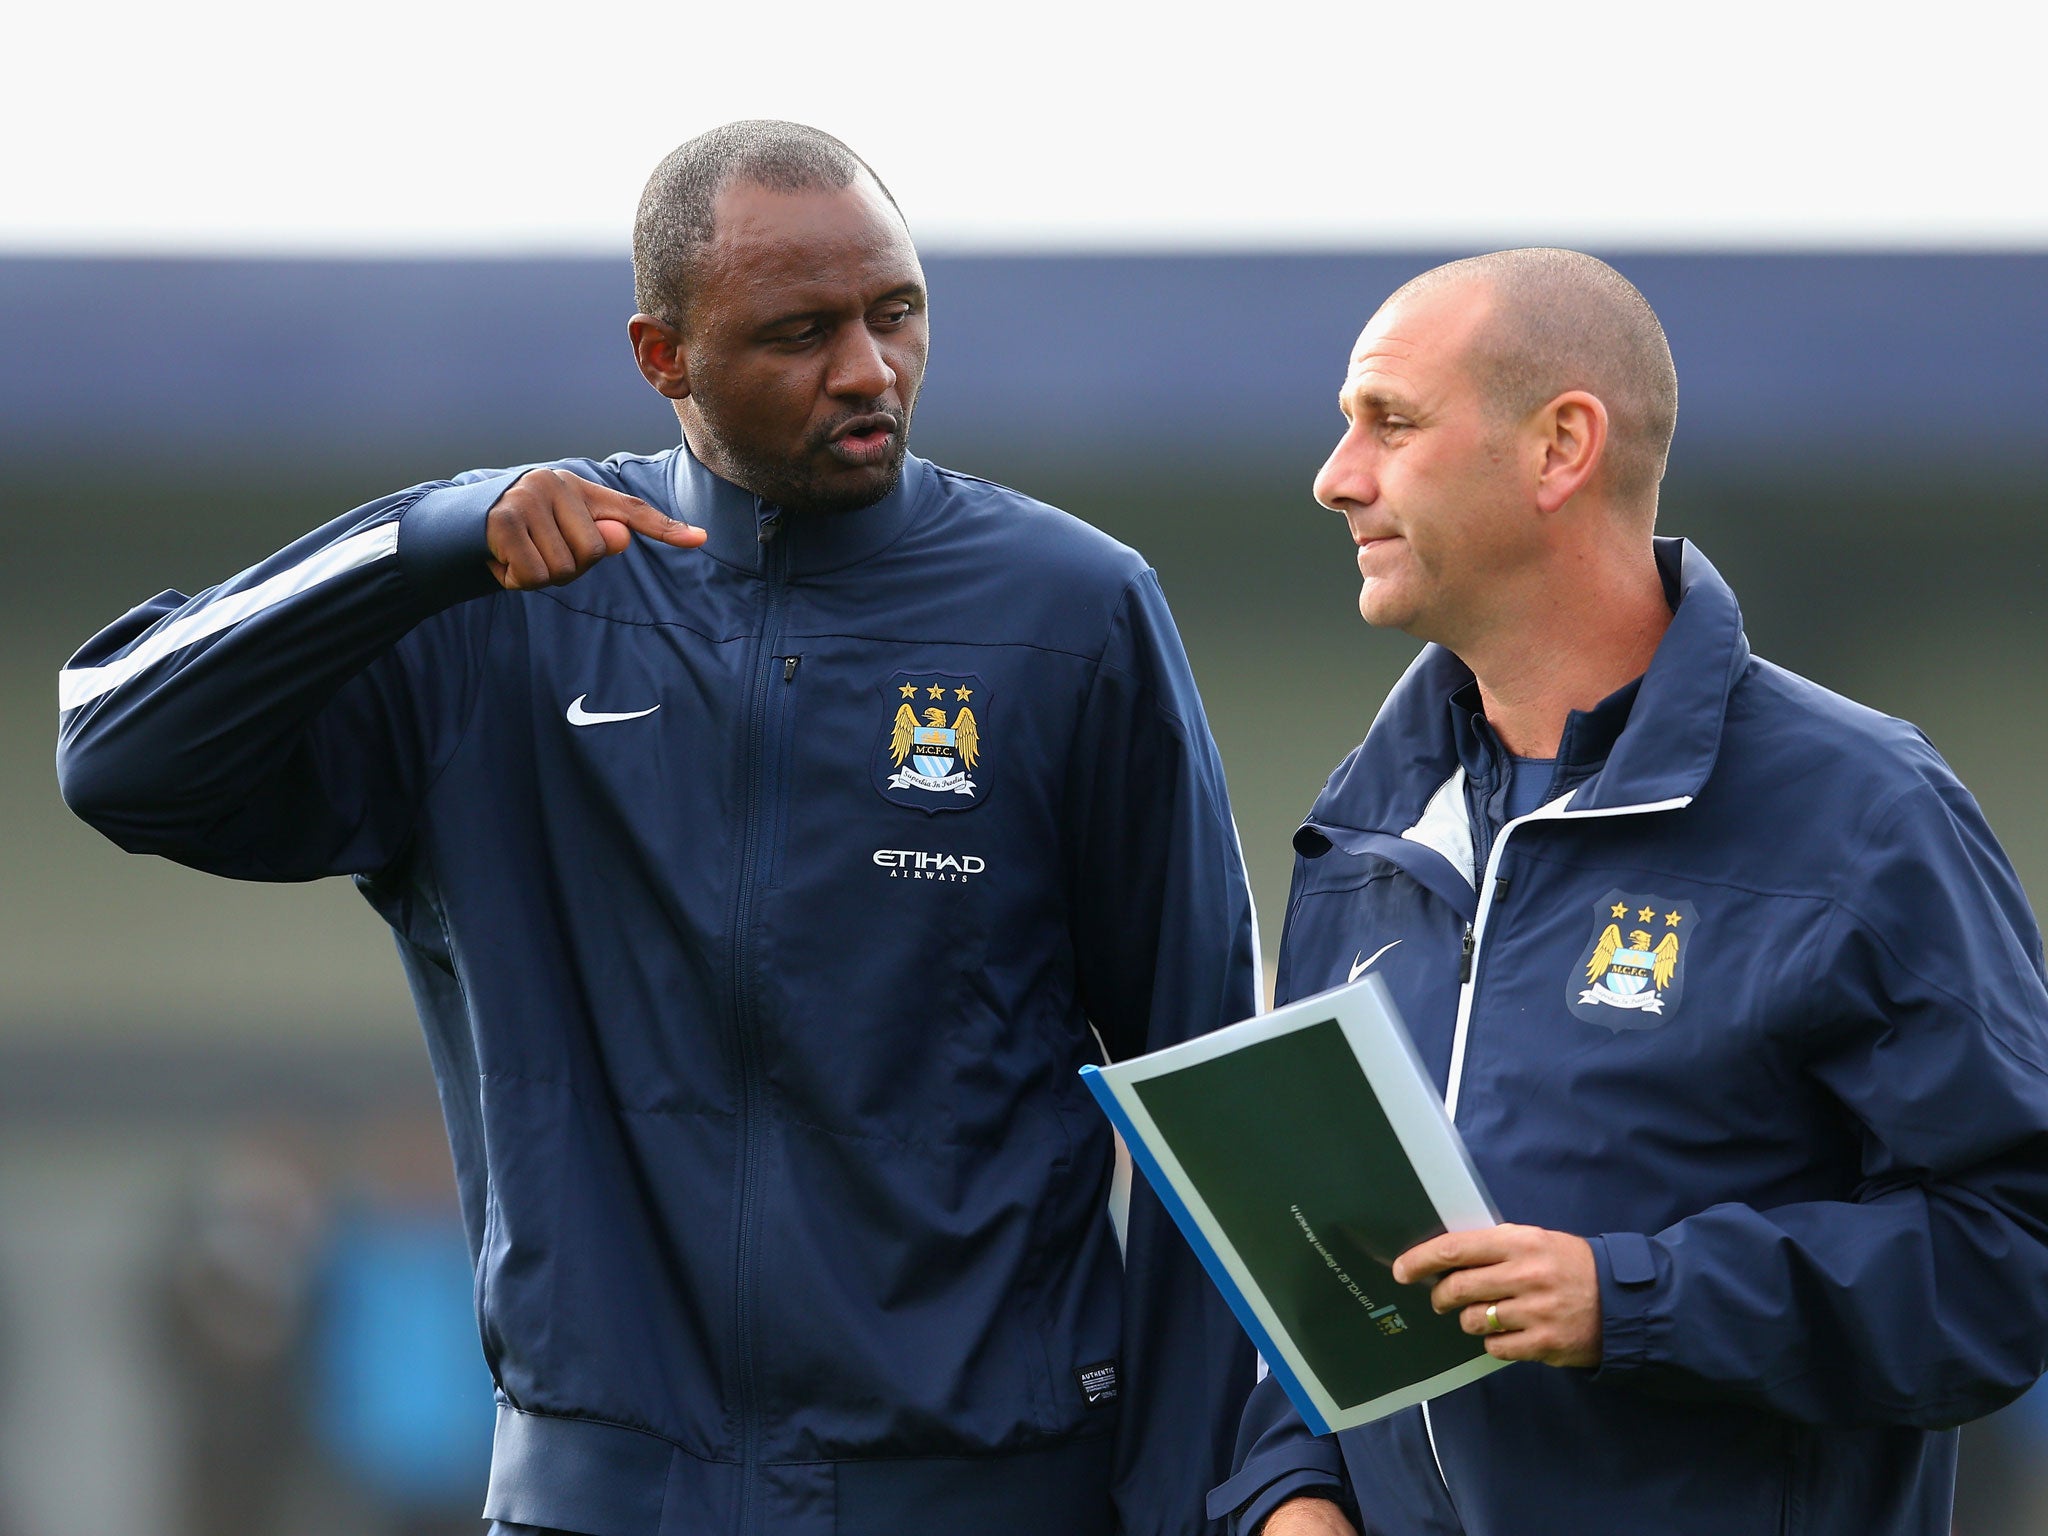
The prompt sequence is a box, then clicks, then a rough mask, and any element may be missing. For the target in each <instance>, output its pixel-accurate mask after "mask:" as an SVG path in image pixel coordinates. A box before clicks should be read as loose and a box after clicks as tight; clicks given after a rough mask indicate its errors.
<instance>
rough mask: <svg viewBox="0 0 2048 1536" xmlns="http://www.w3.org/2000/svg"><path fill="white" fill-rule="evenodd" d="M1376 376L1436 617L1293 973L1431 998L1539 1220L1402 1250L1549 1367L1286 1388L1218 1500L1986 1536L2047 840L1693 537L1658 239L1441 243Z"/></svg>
mask: <svg viewBox="0 0 2048 1536" xmlns="http://www.w3.org/2000/svg"><path fill="white" fill-rule="evenodd" d="M1339 400H1340V404H1341V406H1342V409H1343V412H1344V415H1345V417H1346V419H1347V425H1346V429H1345V432H1344V435H1343V437H1342V439H1341V440H1340V441H1339V443H1338V445H1337V447H1336V449H1335V451H1334V452H1333V453H1332V454H1331V455H1330V458H1329V461H1328V462H1327V463H1326V464H1325V465H1324V466H1323V469H1322V472H1321V474H1320V475H1319V476H1318V477H1317V480H1316V487H1315V489H1316V497H1317V499H1318V500H1319V501H1321V502H1322V503H1323V504H1324V505H1325V506H1327V507H1331V508H1334V509H1335V510H1337V511H1339V512H1341V513H1342V514H1343V515H1344V517H1345V519H1346V522H1347V524H1348V526H1349V531H1350V534H1351V538H1352V542H1353V543H1354V544H1355V545H1356V549H1357V561H1358V569H1359V573H1360V575H1361V576H1362V578H1363V587H1362V589H1361V594H1360V598H1359V607H1360V611H1361V612H1362V614H1363V615H1364V617H1365V618H1366V620H1367V621H1368V622H1369V623H1372V624H1375V625H1384V626H1389V627H1392V628H1397V629H1401V630H1404V631H1406V632H1407V633H1409V634H1411V635H1414V636H1417V637H1419V638H1421V639H1423V640H1426V641H1429V642H1432V643H1431V644H1429V645H1428V646H1426V647H1425V649H1424V650H1423V652H1422V654H1421V655H1420V656H1419V657H1418V658H1417V659H1416V661H1415V663H1414V665H1413V666H1412V667H1411V668H1410V669H1409V671H1408V673H1407V675H1406V676H1405V677H1404V678H1403V679H1402V680H1401V682H1400V683H1399V685H1398V686H1397V687H1396V688H1395V690H1394V691H1393V693H1392V694H1391V695H1390V696H1389V698H1388V699H1387V701H1386V703H1385V705H1384V706H1383V707H1382V709H1381V710H1380V713H1379V715H1378V717H1377V718H1376V720H1375V721H1374V723H1373V726H1372V729H1371V731H1370V732H1369V733H1368V735H1367V736H1366V739H1365V741H1364V743H1363V744H1362V745H1361V746H1360V747H1359V748H1358V749H1357V750H1356V751H1355V752H1354V753H1353V754H1352V755H1351V756H1350V757H1349V758H1348V759H1346V760H1345V762H1344V763H1343V764H1342V765H1340V766H1339V767H1338V769H1337V771H1336V773H1335V774H1334V775H1333V776H1332V777H1331V779H1330V782H1329V784H1328V786H1327V787H1326V788H1325V789H1324V791H1323V793H1322V795H1321V797H1320V798H1319V799H1318V800H1317V801H1316V804H1315V807H1314V809H1313V810H1312V811H1311V812H1310V814H1309V818H1308V820H1307V823H1306V824H1305V825H1304V826H1303V827H1302V828H1301V829H1300V831H1299V832H1298V833H1297V834H1296V838H1295V848H1296V851H1297V853H1298V855H1299V858H1298V860H1297V863H1296V866H1295V876H1294V890H1293V896H1292V899H1291V901H1290V904H1289V913H1288V926H1287V933H1286V936H1285V938H1284V940H1283V942H1282V946H1281V959H1280V974H1279V977H1278V992H1279V996H1280V998H1281V999H1282V1000H1285V999H1287V998H1290V997H1298V996H1307V995H1309V994H1312V993H1315V992H1318V991H1321V990H1322V989H1324V988H1326V987H1330V986H1333V985H1337V984H1341V983H1343V982H1344V981H1346V980H1347V979H1355V978H1356V977H1357V976H1358V975H1359V974H1360V973H1361V972H1362V971H1366V970H1370V971H1371V972H1373V973H1374V974H1377V975H1380V976H1382V977H1383V978H1384V979H1385V981H1386V984H1387V985H1388V987H1390V988H1391V989H1392V991H1393V994H1394V996H1395V997H1396V998H1397V999H1398V1001H1399V1003H1400V1005H1401V1008H1402V1011H1403V1014H1404V1016H1405V1018H1406V1020H1407V1022H1408V1026H1409V1028H1410V1029H1411V1030H1412V1031H1413V1032H1414V1035H1415V1038H1416V1044H1417V1046H1418V1048H1419V1049H1420V1051H1421V1054H1422V1056H1423V1058H1424V1060H1425V1061H1426V1062H1427V1063H1428V1064H1429V1065H1430V1066H1431V1067H1432V1068H1433V1070H1434V1072H1435V1075H1436V1079H1437V1082H1438V1085H1439V1086H1440V1087H1441V1088H1442V1089H1443V1090H1444V1093H1445V1098H1446V1101H1447V1103H1448V1104H1449V1106H1450V1108H1451V1110H1452V1114H1453V1118H1454V1120H1455V1121H1456V1123H1457V1125H1458V1127H1459V1129H1460V1130H1461V1131H1462V1132H1463V1134H1464V1137H1465V1139H1466V1142H1467V1143H1468V1145H1469V1146H1470V1148H1471V1152H1472V1156H1473V1159H1474V1161H1475V1163H1476V1164H1477V1166H1478V1168H1479V1171H1480V1172H1481V1174H1482V1175H1483V1176H1484V1178H1485V1180H1486V1181H1487V1184H1488V1185H1489V1187H1490V1189H1491V1192H1492V1194H1493V1196H1494V1198H1495V1200H1496V1201H1497V1202H1498V1204H1499V1206H1500V1208H1501V1210H1502V1211H1503V1212H1504V1213H1506V1215H1507V1216H1508V1218H1509V1220H1510V1222H1511V1223H1512V1224H1510V1225H1504V1226H1500V1227H1497V1228H1494V1229H1491V1230H1487V1231H1480V1232H1469V1233H1458V1234H1452V1235H1448V1236H1444V1237H1440V1238H1437V1239H1434V1240H1432V1241H1430V1242H1427V1243H1424V1244H1422V1245H1420V1246H1419V1247H1417V1248H1415V1249H1412V1250H1411V1251H1410V1252H1408V1253H1406V1254H1403V1255H1401V1256H1400V1257H1399V1258H1398V1259H1397V1260H1396V1261H1395V1265H1394V1274H1395V1277H1396V1279H1398V1280H1399V1281H1401V1282H1402V1283H1404V1284H1414V1285H1429V1286H1430V1287H1431V1290H1430V1298H1431V1301H1432V1303H1433V1304H1434V1305H1435V1307H1436V1308H1437V1310H1438V1311H1440V1312H1451V1311H1455V1312H1456V1313H1457V1314H1458V1316H1459V1318H1460V1320H1461V1322H1462V1325H1463V1326H1464V1328H1465V1330H1466V1332H1468V1333H1472V1334H1476V1335H1481V1336H1484V1337H1485V1339H1486V1348H1487V1350H1488V1351H1489V1352H1490V1353H1491V1354H1494V1355H1496V1356H1498V1357H1499V1358H1501V1359H1504V1360H1510V1361H1519V1362H1527V1363H1523V1364H1518V1365H1516V1366H1513V1367H1512V1368H1510V1369H1508V1370H1505V1371H1501V1372H1497V1373H1495V1374H1494V1375H1491V1376H1489V1377H1487V1378H1486V1379H1485V1380H1484V1381H1481V1382H1477V1383H1474V1384H1473V1385H1471V1386H1468V1387H1465V1388H1463V1389H1461V1390H1459V1391H1456V1392H1452V1393H1450V1394H1448V1395H1446V1396H1444V1397H1441V1398H1438V1399H1436V1400H1435V1401H1434V1402H1432V1403H1430V1404H1428V1405H1426V1407H1423V1408H1416V1409H1410V1410H1408V1411H1406V1412H1404V1413H1401V1414H1397V1415H1394V1416H1392V1417H1390V1418H1387V1419H1383V1420H1380V1421H1378V1422H1376V1423H1373V1424H1368V1425H1362V1426H1360V1427H1358V1428H1356V1429H1353V1430H1349V1431H1346V1432H1344V1433H1342V1434H1339V1435H1338V1436H1336V1437H1335V1438H1334V1439H1333V1440H1317V1439H1314V1438H1312V1437H1311V1436H1310V1435H1309V1434H1308V1433H1307V1431H1306V1429H1305V1427H1304V1426H1303V1424H1302V1421H1301V1419H1300V1417H1299V1416H1298V1415H1296V1414H1295V1413H1294V1412H1293V1410H1292V1409H1291V1408H1290V1407H1289V1405H1288V1404H1287V1401H1286V1399H1285V1397H1284V1396H1283V1395H1282V1394H1281V1393H1280V1391H1279V1389H1278V1388H1277V1386H1276V1385H1275V1384H1274V1383H1273V1382H1271V1381H1266V1382H1263V1383H1261V1385H1260V1386H1259V1387H1258V1388H1257V1390H1256V1391H1255V1392H1254V1394H1253V1397H1252V1400H1251V1403H1250V1405H1249V1407H1248V1409H1247V1412H1246V1416H1245V1422H1244V1426H1243V1431H1242V1436H1241V1440H1240V1445H1239V1453H1238V1458H1237V1460H1238V1468H1237V1471H1236V1473H1235V1474H1234V1476H1233V1477H1232V1478H1231V1480H1230V1481H1229V1482H1228V1483H1227V1484H1225V1485H1224V1486H1223V1487H1222V1488H1220V1489H1218V1490H1217V1491H1216V1494H1215V1495H1214V1497H1213V1498H1212V1500H1211V1509H1212V1510H1213V1511H1214V1512H1215V1513H1217V1514H1219V1515H1220V1514H1229V1515H1231V1517H1232V1523H1233V1528H1234V1530H1237V1531H1242V1532H1252V1531H1255V1530H1256V1531H1262V1532H1263V1533H1264V1536H1352V1533H1353V1532H1354V1531H1357V1530H1363V1531H1367V1532H1371V1533H1374V1536H1450V1533H1457V1532H1462V1533H1467V1536H1529V1533H1537V1532H1546V1533H1547V1532H1571V1533H1573V1536H1605V1533H1612V1536H1643V1533H1647V1532H1655V1533H1657V1536H1746V1533H1755V1536H1765V1533H1770V1536H1779V1533H1782V1532H1788V1531H1799V1532H1805V1533H1830V1536H1945V1533H1946V1532H1947V1531H1948V1528H1949V1518H1948V1514H1949V1503H1950V1497H1951V1491H1952V1487H1953V1480H1954V1470H1955V1450H1956V1438H1955V1433H1954V1429H1953V1426H1954V1425H1956V1424H1958V1423H1960V1422H1962V1421H1963V1420H1965V1419H1968V1418H1971V1417H1973V1416H1975V1415H1978V1414H1982V1413H1985V1412H1988V1411H1989V1410H1991V1409H1992V1408H1995V1407H1997V1406H1999V1405H2000V1404H2002V1403H2004V1402H2006V1401H2007V1400H2009V1399H2010V1398H2012V1397H2014V1396H2016V1395H2017V1394H2018V1393H2019V1392H2021V1391H2022V1390H2024V1389H2025V1388H2026V1387H2027V1386H2028V1385H2029V1384H2031V1383H2032V1382H2033V1380H2034V1379H2035V1377H2036V1375H2038V1374H2039V1372H2040V1371H2041V1369H2042V1366H2043V1363H2044V1360H2048V993H2044V990H2043V984H2042V955H2041V940H2040V935H2039V932H2038V931H2037V929H2036V926H2035V923H2034V919H2033V916H2032V914H2031V912H2030V911H2029V910H2028V906H2027V902H2026V899H2025V897H2024V895H2023V894H2022V893H2021V891H2020V888H2019V884H2018V882H2017V880H2016V879H2015V878H2014V876H2013V873H2012V870H2011V869H2010V867H2009V866H2008V865H2007V863H2006V861H2005V859H2004V857H2003V855H2002V854H2001V853H2000V852H1999V850H1998V846H1997V844H1996V843H1995V842H1994V841H1993V839H1992V836H1991V833H1990V831H1989V829H1988V828H1987V827H1986V826H1985V824H1984V821H1983V818H1982V816H1981V814H1980V813H1979V812H1978V810H1977V807H1976V805H1975V803H1974V802H1973V801H1972V800H1971V799H1970V797H1969V795H1968V794H1967V793H1966V792H1965V791H1964V789H1963V787H1962V786H1961V785H1960V784H1959V783H1957V782H1956V779H1955V777H1954V775H1953V774H1952V773H1951V772H1950V771H1949V769H1948V767H1947V765H1946V764H1944V763H1943V762H1942V760H1941V759H1940V758H1939V757H1938V756H1937V755H1936V754H1935V752H1934V750H1933V749H1932V748H1931V747H1930V746H1929V745H1928V744H1927V742H1926V741H1925V739H1924V738H1922V737H1921V736H1920V735H1919V733H1918V732H1916V731H1915V730H1913V728H1912V727H1910V726H1908V725H1906V724H1904V723H1903V722H1900V721H1897V720H1891V719H1887V718H1885V717H1883V716H1880V715H1877V714H1875V713H1873V712H1871V711H1869V710H1866V709H1863V708H1860V707H1859V706H1857V705H1854V704H1852V703H1850V702H1848V701H1847V700H1845V699H1842V698H1840V697H1838V696H1836V695H1834V694H1830V693H1828V692H1826V691H1825V690H1824V689H1821V688H1819V687H1817V686H1815V685H1814V684H1812V683H1809V682H1806V681H1804V680H1803V679H1800V678H1798V677H1795V676H1793V675H1792V674H1790V673H1788V672H1785V671H1783V670H1782V669H1780V668H1777V667H1773V666H1771V665H1770V664H1769V663H1767V662H1764V661H1761V660H1759V659H1757V658H1756V657H1754V656H1752V655H1751V654H1750V651H1749V648H1748V645H1747V643H1746V642H1745V641H1744V638H1743V632H1742V622H1741V615H1740V612H1739V611H1738V609H1737V607H1736V603H1735V599H1734V596H1733V594H1732V593H1731V592H1730V591H1729V589H1728V587H1727V586H1726V585H1725V584H1724V583H1723V582H1722V580H1721V578H1720V577H1719V576H1718V575H1717V574H1716V573H1715V571H1714V568H1713V567H1712V566H1711V565H1709V564H1708V563H1707V561H1706V560H1705V559H1704V558H1703V557H1702V556H1701V554H1700V553H1699V551H1698V550H1697V549H1695V548H1694V547H1692V546H1691V545H1689V544H1687V543H1685V542H1684V541H1682V540H1677V539H1657V538H1653V536H1652V528H1653V524H1654V520H1655V517H1656V510H1657V488H1658V482H1659V480H1660V478H1661V477H1662V474H1663V470H1664V461H1665V454H1666V450H1667V448H1668V446H1669V443H1670V441H1671V435H1672V429H1673V424H1674V420H1675V415H1676V409H1677V376H1676V373H1675V371H1674V370H1673V366H1672V362H1671V354H1670V350H1669V347H1668V346H1667V345H1666V342H1665V339H1664V333H1663V329H1662V327H1661V326H1660V325H1659V324H1658V322H1657V319H1656V316H1655V315H1654V314H1653V313H1652V312H1651V310H1650V307H1649V305H1648V304H1647V303H1645V302H1644V300H1643V298H1642V295H1641V294H1639V293H1638V292H1637V291H1636V290H1635V289H1634V287H1632V286H1631V285H1630V284H1629V283H1628V282H1627V281H1626V280H1625V279H1624V278H1622V277H1621V276H1620V274H1618V273H1616V272H1615V271H1614V270H1613V269H1612V268H1610V267H1607V266H1606V265H1605V264H1603V263H1601V262H1598V261H1596V260H1594V259H1593V258H1591V257H1588V256H1582V255H1578V254H1576V253H1573V252H1566V251H1513V252H1505V253H1499V254H1496V255H1493V256H1488V257H1479V258H1475V259H1473V260H1471V261H1467V262H1460V263H1454V264H1452V265H1451V266H1449V267H1444V268H1439V269H1437V270H1435V271H1433V272H1430V273H1427V274H1424V275H1423V276H1422V277H1420V278H1418V279H1416V280H1415V282H1413V283H1411V284H1410V285H1408V286H1407V287H1405V288H1403V289H1402V290H1401V291H1399V292H1398V293H1396V294H1395V295H1394V296H1393V297H1392V298H1391V299H1389V300H1388V301H1387V303H1386V304H1385V305H1384V306H1383V307H1382V308H1381V309H1380V311H1379V313H1378V314H1377V315H1375V316H1374V318H1373V319H1372V321H1371V322H1370V323H1369V324H1368V325H1367V326H1366V328H1365V331H1364V333H1363V334H1362V335H1361V336H1360V337H1359V340H1358V344H1357V347H1356V349H1355V350H1354V352H1353V353H1352V356H1351V362H1350V369H1349V373H1348V376H1347V377H1346V379H1345V382H1344V386H1343V390H1342V392H1341V394H1340V397H1339ZM1816 579H1825V578H1824V577H1816ZM1368 956H1370V957H1372V958H1371V959H1367V958H1366V957H1368Z"/></svg>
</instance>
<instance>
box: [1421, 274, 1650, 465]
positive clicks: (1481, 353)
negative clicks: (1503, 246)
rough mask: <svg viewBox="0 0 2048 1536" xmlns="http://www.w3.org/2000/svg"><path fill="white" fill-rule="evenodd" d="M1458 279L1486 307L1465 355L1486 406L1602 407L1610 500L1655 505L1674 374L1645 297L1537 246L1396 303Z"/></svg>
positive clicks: (1441, 278) (1503, 409)
mask: <svg viewBox="0 0 2048 1536" xmlns="http://www.w3.org/2000/svg"><path fill="white" fill-rule="evenodd" d="M1467 278H1477V279H1480V280H1482V281H1483V282H1484V283H1485V284H1486V285H1487V287H1488V289H1489V290H1490V291H1491V293H1492V296H1493V300H1494V305H1493V313H1492V314H1491V315H1490V316H1489V317H1488V319H1487V321H1486V323H1485V325H1484V326H1483V327H1482V328H1481V329H1480V331H1479V333H1478V335H1477V336H1475V337H1474V338H1473V342H1472V356H1471V362H1472V366H1473V370H1474V375H1475V377H1476V378H1477V380H1478V382H1479V385H1480V388H1481V389H1482V391H1483V392H1484V393H1485V395H1486V398H1487V401H1488V404H1489V405H1490V406H1491V407H1492V408H1493V410H1494V411H1495V412H1496V413H1497V414H1498V415H1499V416H1500V417H1501V419H1503V420H1507V421H1520V420H1521V419H1522V418H1523V417H1525V416H1527V415H1528V414H1529V413H1530V412H1531V411H1534V410H1535V409H1537V407H1539V406H1542V405H1545V404H1547V403H1548V402H1549V401H1551V400H1554V399H1556V398H1557V397H1558V396H1559V395H1561V394H1563V393H1564V392H1565V391H1566V390H1569V389H1583V390H1585V391H1586V392H1587V393H1588V394H1591V395H1594V396H1597V397H1598V398H1599V400H1600V403H1601V404H1603V405H1605V406H1606V407H1607V415H1608V422H1609V436H1608V445H1607V473H1608V477H1609V483H1610V485H1611V486H1612V487H1613V490H1614V494H1615V498H1616V499H1617V500H1618V501H1621V502H1623V503H1625V504H1634V505H1638V506H1642V505H1654V502H1655V497H1656V491H1657V485H1658V482H1659V481H1661V480H1662V479H1663V478H1664V466H1665V463H1666V461H1667V460H1668V459H1669V457H1670V453H1671V435H1672V432H1673V430H1674V429H1675V428H1676V427H1677V425H1678V370H1677V368H1676V367H1675V366H1674V365H1673V363H1672V361H1671V343H1670V342H1669V341H1668V340H1667V339H1666V338H1665V335H1664V327H1663V325H1662V324H1661V323H1660V322H1659V321H1658V319H1657V312H1656V311H1655V310H1653V309H1651V308H1650V303H1649V300H1647V299H1645V298H1644V297H1643V296H1642V294H1641V292H1640V291H1638V290H1637V288H1636V286H1635V284H1633V283H1631V282H1630V281H1629V280H1628V279H1627V278H1625V277H1623V276H1622V275H1621V274H1620V273H1619V272H1617V271H1615V270H1614V268H1612V267H1610V266H1609V265H1607V263H1606V262H1604V261H1601V260H1599V259H1598V258H1597V257H1593V256H1588V255H1585V254H1584V253H1583V252H1580V251H1565V250H1553V249H1549V248H1544V247H1535V248H1530V249H1524V250H1514V251H1495V252H1493V253H1492V254H1491V255H1487V256H1473V257H1469V258H1467V259H1466V260H1464V261H1454V262H1451V263H1449V264H1448V265H1446V266H1441V267H1437V268H1434V269H1433V270H1431V271H1428V272H1425V273H1423V274H1422V275H1421V276H1420V277H1418V278H1415V279H1414V280H1413V281H1411V282H1410V283H1408V284H1407V285H1406V286H1405V287H1403V288H1402V289H1401V290H1399V292H1398V293H1397V294H1396V295H1395V297H1396V298H1398V297H1400V296H1401V295H1402V294H1408V293H1413V292H1420V291H1424V290H1427V289H1432V288H1437V287H1440V286H1442V285H1444V284H1446V283H1451V282H1457V281H1461V280H1464V279H1467ZM1389 302H1392V301H1391V300H1390V301H1389Z"/></svg>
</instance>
